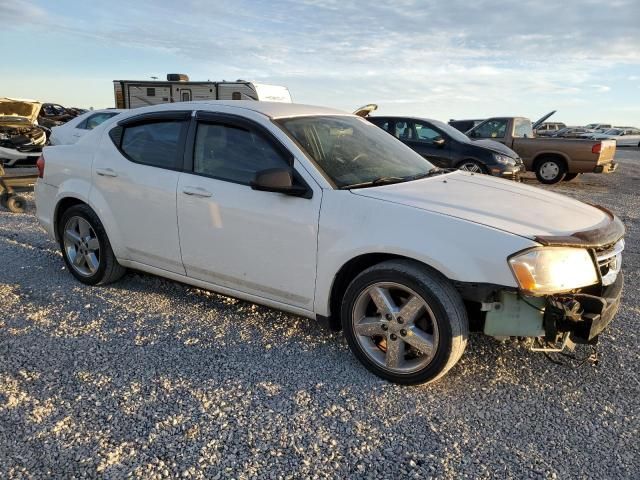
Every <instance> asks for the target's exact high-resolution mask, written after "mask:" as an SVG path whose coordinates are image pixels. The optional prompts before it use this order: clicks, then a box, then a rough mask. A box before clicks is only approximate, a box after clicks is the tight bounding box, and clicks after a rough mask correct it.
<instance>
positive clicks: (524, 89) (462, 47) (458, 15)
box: [0, 0, 640, 105]
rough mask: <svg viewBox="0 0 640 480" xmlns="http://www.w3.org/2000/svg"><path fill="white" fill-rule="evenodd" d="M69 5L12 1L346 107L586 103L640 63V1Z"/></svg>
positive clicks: (73, 24)
mask: <svg viewBox="0 0 640 480" xmlns="http://www.w3.org/2000/svg"><path fill="white" fill-rule="evenodd" d="M65 7H66V8H57V9H56V8H53V7H52V6H51V4H39V6H37V5H34V4H31V3H28V2H26V1H24V0H17V1H16V0H10V1H7V0H0V16H1V17H2V18H3V19H4V18H10V19H13V21H12V22H3V23H8V24H11V25H14V27H13V28H18V29H19V28H22V29H24V28H29V27H30V26H32V27H33V26H35V27H36V28H38V27H39V26H40V25H42V24H43V23H46V22H51V23H52V24H55V26H56V29H55V31H57V32H66V34H67V35H69V36H73V37H74V38H78V37H81V38H85V39H87V40H88V41H92V42H95V43H99V44H108V45H114V46H118V47H119V48H123V49H126V51H127V52H129V53H130V52H131V51H132V50H135V51H138V52H144V51H154V52H162V53H163V54H166V55H168V56H170V57H172V59H181V60H182V61H183V63H184V64H190V65H197V66H198V68H199V69H200V71H210V72H212V73H211V74H210V75H209V77H210V78H215V76H216V72H225V73H224V74H225V75H230V74H234V75H237V76H239V77H242V78H256V79H259V80H268V81H281V82H285V83H287V84H293V85H296V87H297V88H302V89H303V91H304V92H305V97H308V98H311V99H314V100H315V98H320V95H319V94H318V95H315V96H314V93H313V92H323V97H322V98H324V99H325V100H326V101H327V102H328V103H333V104H337V103H338V102H344V97H345V95H349V97H350V99H351V100H352V101H354V102H355V101H360V100H365V96H368V98H369V100H371V101H376V100H378V101H386V102H389V103H394V104H398V105H401V104H410V103H411V102H414V103H416V102H423V103H429V102H440V103H442V104H444V103H446V102H447V101H448V102H450V103H452V104H457V105H462V104H464V103H465V102H467V103H483V104H484V105H486V104H487V103H489V102H494V103H496V104H498V105H501V104H504V105H514V102H515V99H517V98H519V97H523V96H524V95H527V96H529V97H534V98H538V99H545V100H546V101H547V102H560V103H561V102H567V103H571V102H573V103H576V102H577V103H579V102H580V99H581V98H583V96H587V95H589V94H592V93H593V92H594V91H596V92H598V93H602V94H606V93H608V92H609V91H610V87H609V86H608V85H603V81H607V83H608V80H604V79H605V78H606V77H607V74H608V73H610V72H612V71H613V70H614V69H616V68H619V67H621V66H622V67H624V66H631V67H633V68H637V67H638V66H640V50H638V49H637V48H635V46H636V45H640V28H638V27H637V19H638V18H640V2H638V1H637V0H612V1H610V2H609V3H608V4H607V6H606V8H602V3H601V1H600V0H584V1H580V2H573V1H568V2H547V3H544V4H541V3H540V2H539V1H537V0H536V1H531V0H521V1H519V2H503V3H501V4H499V5H497V4H496V3H495V2H489V1H487V0H475V1H474V2H468V1H466V0H448V1H447V2H442V1H440V0H420V1H418V0H397V1H394V2H377V3H373V2H368V1H356V0H280V1H268V0H253V1H249V0H234V1H230V0H222V1H218V2H209V1H204V0H183V1H181V2H180V3H179V8H177V6H176V3H175V1H173V0H172V1H169V0H156V1H151V0H138V1H137V2H135V3H133V2H124V0H112V1H110V2H108V3H103V2H91V3H88V2H82V3H78V4H77V5H76V6H75V7H74V4H73V2H71V4H70V3H69V2H67V3H66V5H65ZM69 11H72V12H74V13H75V14H74V16H70V15H69V14H68V13H67V12H69ZM78 12H83V17H79V16H78V15H79V13H78ZM123 12H126V14H123ZM123 52H125V51H124V50H123ZM172 62H173V60H171V61H168V62H167V63H168V64H172ZM159 67H160V68H162V66H159ZM625 78H626V77H625ZM295 94H296V92H295V91H294V96H295ZM307 94H308V95H307ZM340 99H342V100H340Z"/></svg>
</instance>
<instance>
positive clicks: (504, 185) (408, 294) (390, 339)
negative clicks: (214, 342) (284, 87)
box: [36, 101, 624, 384]
mask: <svg viewBox="0 0 640 480" xmlns="http://www.w3.org/2000/svg"><path fill="white" fill-rule="evenodd" d="M38 168H39V169H40V179H39V181H38V183H37V186H36V205H37V216H38V219H39V221H40V223H41V225H42V226H43V227H44V228H45V229H46V230H47V232H48V233H49V235H50V236H51V237H52V238H54V239H55V240H56V241H57V242H58V244H59V245H60V249H61V251H62V256H63V258H64V261H65V262H66V265H67V267H68V269H69V271H70V272H71V273H72V274H73V275H74V276H75V278H76V279H78V280H79V281H80V282H82V283H85V284H88V285H102V284H107V283H109V282H113V281H115V280H117V279H118V278H120V277H121V276H122V275H123V274H124V273H125V269H126V268H132V269H136V270H141V271H145V272H149V273H152V274H155V275H159V276H162V277H166V278H169V279H173V280H176V281H180V282H184V283H188V284H191V285H195V286H198V287H201V288H206V289H211V290H214V291H217V292H220V293H223V294H227V295H231V296H235V297H238V298H241V299H245V300H247V301H250V302H255V303H260V304H264V305H268V306H271V307H274V308H278V309H281V310H285V311H288V312H293V313H296V314H299V315H303V316H305V317H309V318H313V319H318V320H321V321H323V322H327V323H328V324H329V325H330V326H332V327H333V328H342V329H343V330H344V334H345V336H346V338H347V341H348V344H349V346H350V348H351V350H352V351H353V353H354V355H355V356H356V357H357V358H358V359H359V360H360V361H361V362H362V363H363V364H364V365H365V366H366V367H367V368H368V369H369V370H371V371H372V372H374V373H375V374H377V375H379V376H381V377H383V378H386V379H388V380H391V381H394V382H399V383H405V384H415V383H423V382H428V381H433V380H435V379H437V378H439V377H441V376H442V375H444V374H445V373H446V372H447V371H448V370H449V369H450V368H451V367H452V366H453V365H454V364H455V363H456V362H457V361H458V359H459V358H460V356H461V355H462V353H463V351H464V349H465V346H466V344H467V338H468V333H469V330H470V328H471V329H475V330H477V331H482V332H484V333H485V334H487V335H491V336H494V337H499V338H503V337H508V336H522V337H533V338H536V339H537V341H538V343H539V348H540V349H542V350H549V349H554V348H558V346H560V348H563V347H564V346H566V345H567V344H570V343H571V342H583V343H584V342H594V341H596V339H597V338H598V335H599V334H600V333H601V332H602V331H603V330H604V329H605V327H606V326H607V325H608V323H609V322H610V321H611V320H612V319H613V317H614V316H615V313H616V311H617V309H618V305H619V301H620V296H621V291H622V282H623V279H622V273H621V271H620V265H621V252H622V249H623V246H624V240H623V235H624V226H623V224H622V223H621V221H620V220H619V219H618V218H617V217H616V216H615V215H613V214H612V213H611V212H609V211H607V210H605V209H603V208H597V207H593V206H590V205H587V204H584V203H581V202H579V201H577V200H572V199H569V198H566V197H564V196H561V195H557V194H554V193H552V192H548V191H545V190H542V189H538V188H534V187H530V186H526V185H521V184H516V183H514V182H510V181H506V180H501V179H496V178H493V177H489V176H486V175H481V174H472V173H469V172H461V171H455V172H445V171H442V170H439V169H437V168H435V167H434V166H433V165H432V164H431V163H429V162H428V161H427V160H425V159H424V158H423V157H421V156H420V155H418V154H417V153H415V152H414V151H413V150H411V149H410V148H409V147H407V146H405V145H404V144H402V142H400V141H398V140H397V139H396V138H394V137H393V136H391V135H388V134H387V133H386V132H384V131H383V130H382V129H380V128H378V127H376V126H375V125H373V124H371V123H370V122H368V121H366V120H365V119H363V118H360V117H357V116H354V115H350V114H346V113H343V112H340V111H336V110H329V109H325V108H319V107H310V106H303V105H293V104H283V103H267V102H252V101H247V102H244V101H234V102H188V103H176V104H168V105H162V106H153V107H148V108H141V109H136V110H134V111H129V112H127V113H123V114H121V115H120V118H119V119H118V120H117V121H113V122H107V123H105V124H103V125H101V126H99V127H96V128H95V129H94V130H93V131H92V132H90V133H88V134H87V135H86V136H85V137H84V138H83V139H82V140H80V141H79V142H78V143H76V144H75V145H68V146H57V147H49V148H46V149H45V150H44V153H43V156H42V157H41V158H40V160H39V161H38ZM274 321H276V320H275V317H274Z"/></svg>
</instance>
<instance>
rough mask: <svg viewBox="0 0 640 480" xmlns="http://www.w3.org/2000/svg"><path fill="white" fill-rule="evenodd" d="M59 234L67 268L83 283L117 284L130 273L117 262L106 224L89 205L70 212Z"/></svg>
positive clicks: (64, 217) (71, 209) (60, 225)
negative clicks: (116, 282) (126, 273)
mask: <svg viewBox="0 0 640 480" xmlns="http://www.w3.org/2000/svg"><path fill="white" fill-rule="evenodd" d="M58 232H59V236H60V249H61V250H62V256H63V258H64V261H65V263H66V264H67V268H69V271H70V272H71V273H72V274H73V276H74V277H76V278H77V279H78V280H80V281H81V282H82V283H85V284H87V285H104V284H107V283H111V282H115V281H116V280H118V279H119V278H120V277H122V275H124V273H125V272H126V269H125V268H124V267H123V266H121V265H120V264H119V263H118V261H117V260H116V257H115V255H114V253H113V250H112V249H111V244H110V243H109V238H108V237H107V233H106V231H105V230H104V227H103V226H102V222H100V219H99V218H98V216H97V215H96V213H95V212H94V211H93V210H92V209H91V207H89V206H88V205H75V206H73V207H71V208H69V209H68V210H66V211H65V212H64V214H63V215H62V218H61V219H60V223H59V226H58Z"/></svg>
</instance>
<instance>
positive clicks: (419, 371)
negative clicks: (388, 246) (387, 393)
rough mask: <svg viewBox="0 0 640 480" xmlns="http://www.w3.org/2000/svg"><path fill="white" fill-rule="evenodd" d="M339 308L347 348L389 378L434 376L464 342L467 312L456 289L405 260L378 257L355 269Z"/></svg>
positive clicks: (406, 379)
mask: <svg viewBox="0 0 640 480" xmlns="http://www.w3.org/2000/svg"><path fill="white" fill-rule="evenodd" d="M341 314H342V324H343V329H344V332H345V336H346V339H347V342H348V343H349V347H350V348H351V351H352V352H353V354H354V355H355V356H356V357H357V358H358V360H360V361H361V362H362V363H363V364H364V366H365V367H366V368H367V369H369V370H370V371H371V372H373V373H375V374H376V375H378V376H380V377H382V378H384V379H386V380H390V381H392V382H395V383H402V384H419V383H426V382H432V381H435V380H437V379H438V378H440V377H441V376H443V375H444V374H445V373H446V372H447V371H448V370H449V369H450V368H451V367H453V366H454V365H455V364H456V362H457V361H458V360H459V359H460V357H461V356H462V353H463V352H464V349H465V346H466V343H467V336H468V330H469V327H468V322H467V314H466V310H465V308H464V305H463V303H462V299H461V298H460V295H459V294H458V292H457V291H456V290H455V288H454V287H453V286H452V285H451V283H450V282H449V281H448V280H447V279H446V278H445V277H443V276H442V275H440V274H439V273H438V272H435V271H433V270H431V269H429V268H427V267H425V266H423V265H420V264H418V263H416V262H413V261H409V260H392V261H387V262H383V263H380V264H378V265H374V266H373V267H371V268H368V269H367V270H365V271H364V272H362V273H361V274H360V275H358V276H357V277H356V278H355V279H354V280H353V281H352V282H351V284H350V285H349V287H348V288H347V291H346V293H345V296H344V299H343V302H342V312H341Z"/></svg>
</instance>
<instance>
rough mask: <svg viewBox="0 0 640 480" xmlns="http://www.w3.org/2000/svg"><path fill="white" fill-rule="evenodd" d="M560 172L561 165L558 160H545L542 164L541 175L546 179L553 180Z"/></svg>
mask: <svg viewBox="0 0 640 480" xmlns="http://www.w3.org/2000/svg"><path fill="white" fill-rule="evenodd" d="M559 173H560V167H559V166H558V164H557V163H556V162H544V163H543V164H542V165H541V166H540V176H541V177H542V178H544V179H545V180H553V179H554V178H556V177H557V176H558V174H559Z"/></svg>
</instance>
